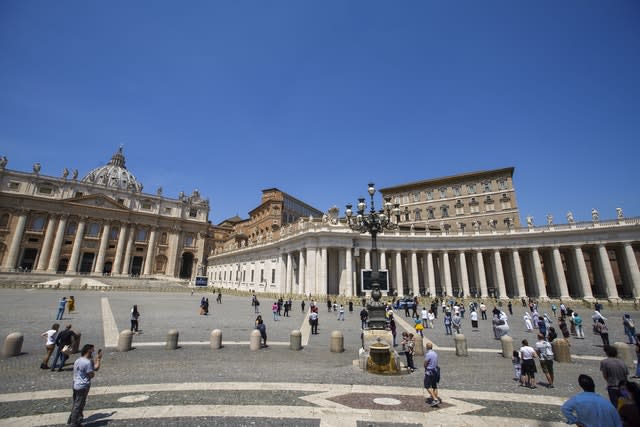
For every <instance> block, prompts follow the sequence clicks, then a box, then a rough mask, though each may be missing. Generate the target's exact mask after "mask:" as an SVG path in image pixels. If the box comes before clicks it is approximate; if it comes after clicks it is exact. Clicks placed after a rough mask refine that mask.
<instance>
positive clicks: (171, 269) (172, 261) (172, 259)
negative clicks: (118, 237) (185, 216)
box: [131, 227, 182, 277]
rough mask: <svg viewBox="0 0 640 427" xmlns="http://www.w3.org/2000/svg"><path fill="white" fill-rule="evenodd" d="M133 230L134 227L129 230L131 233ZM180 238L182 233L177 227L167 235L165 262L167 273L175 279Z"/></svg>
mask: <svg viewBox="0 0 640 427" xmlns="http://www.w3.org/2000/svg"><path fill="white" fill-rule="evenodd" d="M134 230H135V228H134V227H132V228H131V233H133V232H134ZM181 237H182V232H180V229H179V228H178V227H173V228H172V229H171V231H170V233H169V248H168V249H167V253H168V255H169V256H168V260H167V272H168V273H169V274H170V275H171V276H173V277H175V276H176V270H177V269H176V260H177V259H178V258H179V257H178V250H179V249H180V238H181Z"/></svg>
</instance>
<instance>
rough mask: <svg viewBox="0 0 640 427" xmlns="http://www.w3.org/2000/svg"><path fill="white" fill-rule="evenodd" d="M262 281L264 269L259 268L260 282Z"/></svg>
mask: <svg viewBox="0 0 640 427" xmlns="http://www.w3.org/2000/svg"><path fill="white" fill-rule="evenodd" d="M262 282H264V270H263V269H260V283H262Z"/></svg>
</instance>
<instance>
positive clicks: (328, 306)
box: [327, 299, 332, 313]
mask: <svg viewBox="0 0 640 427" xmlns="http://www.w3.org/2000/svg"><path fill="white" fill-rule="evenodd" d="M331 305H332V304H331V300H330V299H327V310H329V313H331Z"/></svg>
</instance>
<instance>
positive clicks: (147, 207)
mask: <svg viewBox="0 0 640 427" xmlns="http://www.w3.org/2000/svg"><path fill="white" fill-rule="evenodd" d="M142 209H144V210H146V211H150V210H151V203H149V202H142Z"/></svg>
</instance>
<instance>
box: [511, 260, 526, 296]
mask: <svg viewBox="0 0 640 427" xmlns="http://www.w3.org/2000/svg"><path fill="white" fill-rule="evenodd" d="M511 258H512V261H513V272H514V276H515V279H516V287H517V288H518V295H517V296H518V297H519V298H522V297H526V296H527V290H526V289H525V287H524V274H523V273H522V264H521V262H520V253H519V252H518V250H517V249H513V250H512V252H511Z"/></svg>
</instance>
